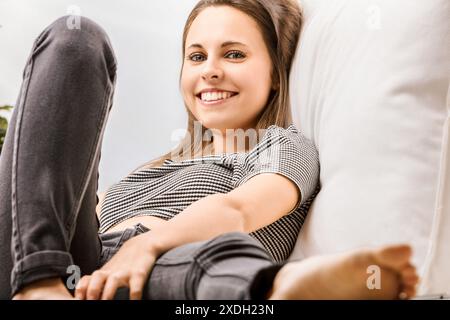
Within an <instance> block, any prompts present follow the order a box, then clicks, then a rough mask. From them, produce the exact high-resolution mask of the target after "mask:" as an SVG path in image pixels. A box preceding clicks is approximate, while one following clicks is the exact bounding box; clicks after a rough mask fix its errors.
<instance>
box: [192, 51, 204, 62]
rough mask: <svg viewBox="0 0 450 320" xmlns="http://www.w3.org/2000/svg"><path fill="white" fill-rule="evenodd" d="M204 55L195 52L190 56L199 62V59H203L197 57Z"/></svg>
mask: <svg viewBox="0 0 450 320" xmlns="http://www.w3.org/2000/svg"><path fill="white" fill-rule="evenodd" d="M202 56H203V55H202V54H198V53H194V54H191V55H190V56H189V59H190V60H192V61H194V62H198V61H201V60H198V59H197V58H196V57H202Z"/></svg>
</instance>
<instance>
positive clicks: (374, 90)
mask: <svg viewBox="0 0 450 320" xmlns="http://www.w3.org/2000/svg"><path fill="white" fill-rule="evenodd" d="M300 3H301V6H302V7H303V9H304V16H305V24H304V27H303V30H302V34H301V39H300V42H299V47H298V50H297V53H296V58H295V61H294V65H293V69H292V73H291V88H290V89H291V102H292V106H293V109H294V110H293V111H294V122H295V123H296V125H297V126H298V127H299V128H300V129H301V130H302V131H303V132H304V134H305V135H306V136H307V137H308V138H310V139H312V140H313V141H314V142H315V144H316V146H317V148H318V150H319V154H320V162H321V175H320V182H321V185H322V189H321V191H320V193H319V194H318V196H317V198H316V199H315V201H314V203H313V205H312V207H311V210H310V212H309V215H308V217H307V219H306V222H305V225H304V227H303V228H302V230H301V232H300V235H299V238H298V241H297V244H296V247H295V248H294V252H293V253H292V255H291V259H297V258H304V257H308V256H312V255H316V254H326V253H334V252H341V251H345V250H349V249H353V248H357V247H365V246H376V245H380V244H386V243H398V242H401V243H410V244H412V246H413V249H414V257H413V262H414V263H415V264H416V266H417V267H418V268H419V272H420V274H421V276H422V281H421V286H420V290H419V292H420V293H421V294H435V293H445V292H446V293H449V292H450V181H449V180H450V172H449V170H450V154H449V153H450V151H449V138H448V136H449V131H450V127H449V115H450V107H449V100H448V99H449V98H448V95H449V79H450V1H448V0H427V1H409V0H395V1H393V0H333V1H329V0H300ZM446 269H447V270H446Z"/></svg>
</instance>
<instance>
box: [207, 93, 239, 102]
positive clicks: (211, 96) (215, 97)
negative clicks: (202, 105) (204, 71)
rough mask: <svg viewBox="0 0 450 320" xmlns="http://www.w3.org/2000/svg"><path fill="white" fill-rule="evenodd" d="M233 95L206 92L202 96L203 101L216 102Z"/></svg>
mask: <svg viewBox="0 0 450 320" xmlns="http://www.w3.org/2000/svg"><path fill="white" fill-rule="evenodd" d="M231 95H232V93H231V92H223V91H222V92H204V93H202V94H201V99H202V100H203V101H216V100H222V99H228V98H230V97H231Z"/></svg>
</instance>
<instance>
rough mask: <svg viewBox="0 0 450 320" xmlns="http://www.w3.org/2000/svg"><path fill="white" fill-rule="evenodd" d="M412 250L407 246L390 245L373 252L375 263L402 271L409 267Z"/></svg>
mask: <svg viewBox="0 0 450 320" xmlns="http://www.w3.org/2000/svg"><path fill="white" fill-rule="evenodd" d="M411 255H412V249H411V247H410V246H409V245H391V246H385V247H382V248H380V249H378V250H376V251H375V253H374V257H375V259H376V261H377V262H378V263H379V264H380V265H381V266H384V267H387V268H390V269H393V270H396V271H399V272H400V271H402V270H403V269H405V268H406V267H407V266H410V263H409V260H410V259H411Z"/></svg>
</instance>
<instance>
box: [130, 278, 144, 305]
mask: <svg viewBox="0 0 450 320" xmlns="http://www.w3.org/2000/svg"><path fill="white" fill-rule="evenodd" d="M145 281H146V276H145V275H135V276H132V277H131V278H130V300H141V299H142V291H143V289H144V284H145Z"/></svg>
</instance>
